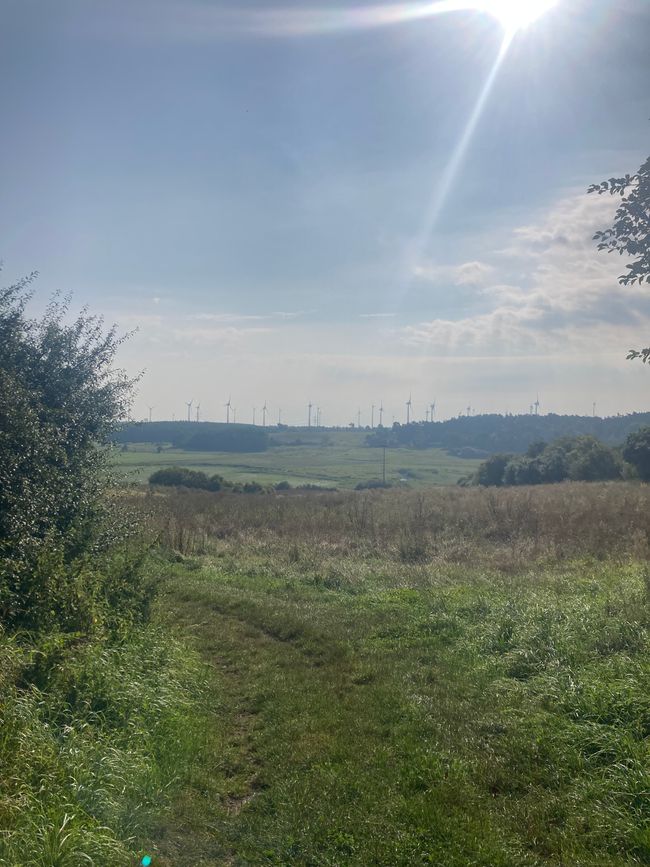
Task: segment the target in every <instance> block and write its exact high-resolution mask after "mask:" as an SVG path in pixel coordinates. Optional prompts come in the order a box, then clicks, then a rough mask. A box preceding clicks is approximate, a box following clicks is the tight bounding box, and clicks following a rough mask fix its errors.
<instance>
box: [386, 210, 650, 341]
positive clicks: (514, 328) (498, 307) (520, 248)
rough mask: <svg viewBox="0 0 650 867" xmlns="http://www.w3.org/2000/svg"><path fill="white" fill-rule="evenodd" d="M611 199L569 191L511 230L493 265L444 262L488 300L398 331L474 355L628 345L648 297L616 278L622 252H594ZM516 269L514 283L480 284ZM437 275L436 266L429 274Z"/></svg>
mask: <svg viewBox="0 0 650 867" xmlns="http://www.w3.org/2000/svg"><path fill="white" fill-rule="evenodd" d="M615 204H616V203H615V202H612V201H611V200H609V199H604V198H599V197H592V196H586V195H584V194H579V195H573V196H569V197H566V198H564V199H562V200H561V201H559V202H557V203H556V204H555V205H554V206H553V207H551V208H550V209H549V210H548V211H547V212H546V213H545V214H543V215H541V216H540V218H539V219H538V220H537V221H536V222H534V223H531V224H528V225H525V226H521V227H518V228H517V229H515V230H514V232H513V236H512V238H511V241H510V243H509V245H508V246H507V247H506V248H504V249H502V250H500V251H499V253H498V255H497V256H495V261H494V264H493V265H487V264H485V263H480V262H470V263H465V264H463V265H460V266H458V267H456V268H455V269H454V268H445V269H443V272H442V273H444V274H445V275H446V277H447V279H450V280H455V283H456V285H468V284H471V285H477V284H479V283H481V282H483V283H484V285H483V286H482V288H481V296H482V298H483V299H484V301H485V303H486V304H487V305H488V309H487V310H481V311H480V312H478V313H476V314H475V315H466V316H463V317H460V318H458V319H442V318H438V319H434V320H431V321H429V322H421V323H418V324H416V325H412V326H408V327H406V328H404V329H402V331H401V334H402V337H403V338H404V339H405V340H406V341H407V342H408V343H410V344H412V345H413V344H415V345H419V346H426V347H428V348H429V349H430V350H432V351H445V352H449V353H456V354H461V355H462V354H467V355H472V354H475V353H490V354H494V355H504V356H506V355H508V354H519V353H522V354H539V353H542V354H543V353H557V352H559V351H572V352H592V353H597V352H599V351H601V350H602V349H603V347H605V346H609V347H614V346H615V347H619V348H621V347H622V348H623V349H626V348H628V344H629V345H635V344H636V343H637V342H638V341H639V340H643V339H646V338H645V335H646V334H648V333H649V332H650V299H648V298H647V292H646V291H645V290H643V289H641V288H640V287H623V286H620V285H619V283H618V281H617V276H618V274H619V273H620V272H621V270H623V269H622V265H621V260H620V258H618V257H616V258H613V257H608V256H607V255H606V254H603V253H599V252H598V251H597V250H596V248H595V245H594V243H593V240H592V236H593V234H594V232H595V231H596V230H597V229H599V228H602V227H603V226H606V225H608V223H609V222H610V221H611V218H612V214H613V210H614V208H615ZM513 270H516V271H518V272H519V274H520V277H521V280H520V281H519V282H515V281H510V280H507V279H506V280H503V282H491V283H490V282H485V281H489V280H490V279H492V280H493V281H494V280H495V278H499V277H506V278H507V277H509V276H510V275H511V274H512V272H513ZM426 276H427V278H428V279H430V280H434V279H435V280H438V279H440V278H441V276H442V274H441V270H440V269H435V270H434V271H432V273H430V274H428V275H426Z"/></svg>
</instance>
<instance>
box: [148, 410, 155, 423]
mask: <svg viewBox="0 0 650 867" xmlns="http://www.w3.org/2000/svg"><path fill="white" fill-rule="evenodd" d="M147 408H148V410H149V421H151V413H152V412H153V410H154V409H155V408H156V407H155V406H150V407H147Z"/></svg>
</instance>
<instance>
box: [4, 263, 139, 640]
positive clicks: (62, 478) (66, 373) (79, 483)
mask: <svg viewBox="0 0 650 867" xmlns="http://www.w3.org/2000/svg"><path fill="white" fill-rule="evenodd" d="M34 276H35V275H31V276H30V277H28V278H26V279H24V280H22V281H20V282H19V283H18V284H16V285H14V286H10V287H8V288H5V289H0V621H1V622H3V623H4V624H5V625H12V626H20V627H24V628H27V629H38V628H47V627H48V626H49V627H51V626H52V625H53V623H55V622H56V623H57V624H58V626H60V627H62V628H69V629H71V630H74V629H83V628H85V626H86V625H87V624H88V622H89V621H93V620H94V613H93V612H94V608H95V606H96V605H99V604H100V602H99V599H98V597H99V595H101V594H102V593H105V591H106V585H103V586H100V585H101V581H100V579H99V577H98V566H97V562H98V559H97V558H98V556H99V552H100V549H101V548H102V546H104V547H106V545H108V543H109V536H110V532H109V525H108V524H107V523H106V520H105V518H106V496H105V493H106V488H107V466H106V462H107V453H106V450H105V449H103V448H101V445H102V444H103V443H104V442H105V440H106V438H107V437H108V435H109V434H110V432H111V431H112V430H113V429H114V427H115V425H116V424H117V423H118V422H119V420H120V419H121V418H122V417H123V416H124V414H125V412H126V409H127V407H128V404H129V400H130V393H131V386H132V382H131V381H130V380H128V379H127V378H126V376H125V375H124V374H123V373H121V372H119V371H117V372H116V371H114V370H113V368H112V362H113V359H114V356H115V352H116V350H117V348H118V346H119V345H120V343H121V340H122V338H120V337H119V336H118V335H117V332H116V330H115V328H112V329H110V330H108V332H107V333H104V329H103V322H102V320H101V319H100V318H97V317H94V316H90V315H88V313H87V312H86V311H82V313H81V314H80V315H79V316H78V317H77V319H76V320H74V321H73V322H71V323H70V324H68V322H67V319H68V303H67V301H65V300H64V301H59V300H57V299H55V300H53V301H52V302H51V303H50V304H49V306H48V308H47V310H46V312H45V314H44V315H43V316H42V318H41V319H40V320H35V319H30V318H28V317H27V315H26V305H27V303H28V301H29V299H30V297H31V292H30V284H31V282H32V280H33V279H34ZM84 558H86V561H85V563H84V565H83V567H82V565H81V563H82V560H83V559H84ZM73 564H76V565H74V566H73ZM82 571H83V578H82V577H81V575H82ZM90 585H93V588H92V589H91V586H90ZM93 594H95V596H94V598H92V599H91V598H90V597H92V596H93ZM82 597H83V598H82Z"/></svg>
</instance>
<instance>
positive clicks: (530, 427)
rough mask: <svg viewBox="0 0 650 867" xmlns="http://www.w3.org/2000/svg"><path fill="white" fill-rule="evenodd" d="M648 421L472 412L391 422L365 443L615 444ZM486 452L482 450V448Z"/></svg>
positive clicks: (520, 449) (475, 447)
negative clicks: (589, 440) (579, 440)
mask: <svg viewBox="0 0 650 867" xmlns="http://www.w3.org/2000/svg"><path fill="white" fill-rule="evenodd" d="M647 425H650V412H635V413H631V414H629V415H617V416H611V417H609V418H598V417H592V416H580V415H557V414H555V413H549V414H548V415H532V414H531V415H497V414H489V415H487V414H486V415H476V416H460V417H459V418H451V419H447V420H446V421H436V422H414V423H412V424H408V425H400V424H395V425H393V427H392V428H378V429H377V430H375V431H373V432H372V433H371V434H369V435H368V437H367V438H366V443H367V445H369V446H374V447H381V446H383V445H386V446H388V447H389V448H390V447H399V446H402V447H408V448H420V449H424V448H433V447H437V448H444V449H447V450H448V451H457V450H472V451H471V453H472V454H473V456H475V457H481V456H485V455H486V454H494V453H496V452H514V453H519V454H523V453H524V452H525V451H526V450H527V449H528V447H529V446H530V445H531V443H534V442H537V441H539V440H544V441H545V442H549V441H552V440H556V439H560V438H561V437H576V436H592V437H596V439H598V440H600V441H601V442H604V443H607V444H608V445H620V444H621V443H622V442H623V441H624V440H625V439H626V437H627V436H629V434H631V433H633V432H634V431H637V430H639V429H640V428H642V427H645V426H647ZM481 453H485V454H483V455H482V454H481Z"/></svg>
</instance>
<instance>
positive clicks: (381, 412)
mask: <svg viewBox="0 0 650 867" xmlns="http://www.w3.org/2000/svg"><path fill="white" fill-rule="evenodd" d="M383 426H384V401H383V400H382V402H381V404H380V406H379V427H383Z"/></svg>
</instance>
